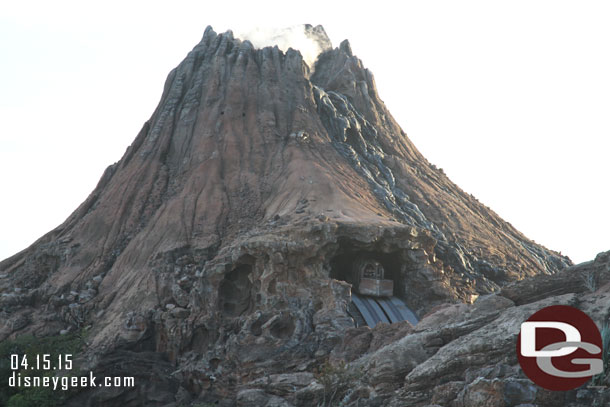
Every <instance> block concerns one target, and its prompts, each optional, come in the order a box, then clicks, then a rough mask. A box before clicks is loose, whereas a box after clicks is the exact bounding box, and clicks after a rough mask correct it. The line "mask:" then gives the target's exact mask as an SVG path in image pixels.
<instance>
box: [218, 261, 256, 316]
mask: <svg viewBox="0 0 610 407" xmlns="http://www.w3.org/2000/svg"><path fill="white" fill-rule="evenodd" d="M250 273H252V265H250V264H239V265H238V266H237V267H235V268H234V269H233V270H231V271H230V272H229V273H227V274H226V275H225V277H224V278H223V279H222V281H221V283H220V291H219V306H220V309H221V311H222V313H223V315H225V316H228V317H238V316H240V315H242V314H243V313H245V312H246V311H247V310H248V309H249V308H250V305H251V296H252V283H251V282H250V278H249V277H250Z"/></svg>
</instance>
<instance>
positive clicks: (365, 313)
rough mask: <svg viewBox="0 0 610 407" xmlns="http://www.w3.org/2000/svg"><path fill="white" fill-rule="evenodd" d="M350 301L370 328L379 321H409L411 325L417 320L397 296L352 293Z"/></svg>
mask: <svg viewBox="0 0 610 407" xmlns="http://www.w3.org/2000/svg"><path fill="white" fill-rule="evenodd" d="M352 302H353V303H354V305H355V306H356V308H357V310H358V311H359V312H360V314H362V317H363V318H364V321H365V322H366V324H367V325H368V326H370V327H371V328H373V327H375V325H377V324H378V323H379V322H386V323H394V322H399V321H409V322H410V323H411V324H413V325H416V324H417V322H419V321H418V320H417V316H416V315H415V313H414V312H413V311H411V310H410V309H409V307H407V305H406V304H405V303H404V301H403V300H401V299H400V298H398V297H386V298H377V297H366V296H362V295H358V294H356V293H352Z"/></svg>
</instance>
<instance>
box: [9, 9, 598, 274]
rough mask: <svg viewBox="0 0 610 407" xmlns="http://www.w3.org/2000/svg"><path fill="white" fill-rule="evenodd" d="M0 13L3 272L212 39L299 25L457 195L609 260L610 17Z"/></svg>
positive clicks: (429, 12)
mask: <svg viewBox="0 0 610 407" xmlns="http://www.w3.org/2000/svg"><path fill="white" fill-rule="evenodd" d="M6 3H8V2H6ZM6 3H5V4H4V5H3V6H2V7H1V8H0V191H2V195H1V197H2V199H0V259H4V258H6V257H8V256H10V255H12V254H14V253H16V252H18V251H20V250H22V249H24V248H26V247H27V246H28V245H30V244H31V243H33V242H34V241H35V240H36V239H37V238H38V237H40V236H42V235H43V234H44V233H46V232H48V231H50V230H52V229H53V228H54V227H56V226H58V225H59V224H61V223H62V222H63V221H64V220H65V219H66V218H67V217H68V215H69V214H70V213H71V212H72V211H73V210H74V209H76V207H77V206H78V205H79V204H80V203H81V202H82V201H84V200H85V198H86V197H87V196H88V194H89V193H90V192H91V191H92V190H93V188H94V187H95V185H96V184H97V181H98V180H99V178H100V176H101V175H102V173H103V171H104V169H105V168H106V167H107V166H108V165H110V164H112V163H114V162H116V161H118V160H119V159H120V158H121V156H122V155H123V153H124V152H125V149H126V148H127V146H128V145H129V144H130V143H131V142H132V141H133V139H134V138H135V136H136V135H137V133H138V131H139V130H140V128H141V127H142V125H143V124H144V122H145V121H146V120H147V119H148V118H149V117H150V115H151V114H152V112H153V110H154V108H155V107H156V105H157V103H158V101H159V99H160V97H161V92H162V89H163V84H164V81H165V78H166V76H167V74H168V73H169V71H170V70H171V69H172V68H174V67H175V66H176V65H178V64H179V63H180V61H182V59H183V58H184V57H185V56H186V54H187V53H188V51H190V50H191V49H192V48H193V47H194V46H195V45H196V44H197V43H198V42H199V41H200V39H201V36H202V34H203V31H204V29H205V27H206V26H207V25H212V26H213V27H214V29H215V30H216V31H217V32H224V31H225V30H227V29H232V30H233V31H234V32H246V31H248V30H251V29H253V28H255V27H284V26H291V25H294V24H302V23H310V24H313V25H317V24H322V25H323V26H324V28H325V30H326V32H327V33H328V34H329V37H330V38H331V40H332V42H333V45H334V46H338V45H339V43H340V42H341V41H342V40H343V39H345V38H348V39H349V40H350V43H351V45H352V50H353V52H354V54H356V55H357V56H358V57H359V58H361V59H362V60H363V62H364V65H365V66H366V67H368V68H369V69H371V70H372V72H373V73H374V75H375V79H376V82H377V88H378V91H379V94H380V96H381V98H382V99H383V100H384V102H385V103H386V105H387V106H388V108H389V109H390V111H391V112H392V114H393V115H394V117H395V119H396V120H397V121H398V123H399V124H400V125H401V127H402V128H403V130H405V132H406V133H407V134H408V136H409V138H410V139H411V140H412V141H413V142H414V144H415V145H416V146H417V147H418V149H419V150H420V151H421V152H422V153H423V154H424V156H426V158H427V159H428V160H429V161H430V162H431V163H433V164H435V165H437V166H438V167H441V168H443V169H444V171H445V173H446V174H447V175H448V176H449V177H450V178H451V179H452V180H453V181H454V182H456V183H457V184H458V185H459V186H460V187H461V188H462V189H464V190H465V191H466V192H469V193H471V194H473V195H474V196H476V197H477V198H478V199H479V200H480V201H481V202H483V203H484V204H486V205H487V206H489V207H491V208H492V209H493V210H494V211H496V212H497V213H498V214H499V215H500V216H502V217H503V218H504V219H505V220H507V221H508V222H510V223H511V224H512V225H513V226H515V227H516V228H517V229H519V230H520V231H521V232H523V233H524V234H525V235H526V236H528V237H529V238H530V239H533V240H534V241H536V242H538V243H541V244H543V245H544V246H546V247H548V248H550V249H553V250H557V251H561V252H562V253H563V254H565V255H568V256H570V258H571V259H572V260H573V261H574V262H576V263H578V262H582V261H587V260H591V259H593V258H594V257H595V255H596V254H597V253H599V252H601V251H605V250H610V238H609V237H608V236H609V232H610V216H609V214H608V202H609V201H610V187H609V185H608V175H610V141H609V140H610V120H608V118H609V112H610V74H609V72H610V53H609V52H608V51H609V50H610V24H608V21H609V20H610V3H608V2H605V1H587V2H582V1H581V2H577V1H561V0H555V1H531V0H528V1H521V0H513V1H510V2H509V1H504V2H500V1H494V2H490V1H488V0H486V1H469V0H463V1H459V2H456V1H434V0H431V1H403V2H396V1H381V0H378V1H374V2H372V1H369V2H357V1H349V2H346V1H334V2H330V1H308V2H302V3H295V5H291V6H288V3H287V2H285V1H281V2H280V1H277V2H274V1H268V2H264V1H258V2H252V1H250V2H240V1H231V2H218V1H217V2H203V1H180V0H177V1H172V2H171V3H170V2H160V1H129V2H124V1H121V2H119V1H113V0H110V1H105V2H96V3H95V5H92V4H93V3H92V2H80V1H61V0H56V1H53V2H45V1H27V0H25V1H19V2H11V3H9V4H6ZM291 4H292V3H291ZM296 4H298V5H296Z"/></svg>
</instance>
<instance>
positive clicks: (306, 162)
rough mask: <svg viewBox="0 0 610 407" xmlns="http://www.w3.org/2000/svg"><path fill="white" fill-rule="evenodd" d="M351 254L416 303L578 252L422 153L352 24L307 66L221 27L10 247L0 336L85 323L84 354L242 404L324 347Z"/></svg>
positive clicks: (461, 294) (164, 385) (496, 285)
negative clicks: (40, 224) (509, 214)
mask: <svg viewBox="0 0 610 407" xmlns="http://www.w3.org/2000/svg"><path fill="white" fill-rule="evenodd" d="M306 30H310V31H311V30H314V31H315V33H316V35H317V36H319V35H321V34H323V33H324V31H323V29H322V28H321V27H315V28H312V27H309V28H306ZM328 43H329V44H330V41H328ZM357 253H364V254H366V255H369V256H372V257H375V258H377V259H378V260H379V261H380V262H382V263H383V264H384V267H385V268H386V269H387V271H388V273H389V275H390V276H391V278H392V279H394V281H395V285H396V287H397V293H398V294H399V295H400V296H401V297H403V298H404V299H405V301H406V302H407V303H408V304H409V306H411V308H413V309H414V310H416V312H417V313H418V314H420V315H424V314H426V313H427V312H428V311H429V310H431V309H433V307H435V306H437V305H439V304H442V303H445V302H472V301H473V300H474V299H476V297H477V296H478V295H483V294H489V293H492V292H497V291H498V290H500V289H501V287H502V286H504V285H505V284H506V283H509V282H511V281H515V280H520V279H523V278H525V277H527V276H533V275H537V274H540V273H542V274H552V273H555V272H556V271H558V270H560V269H562V268H564V267H565V266H567V265H569V260H568V259H567V258H565V257H562V256H560V255H558V254H557V253H554V252H552V251H549V250H547V249H545V248H544V247H542V246H540V245H537V244H535V243H534V242H532V241H530V240H528V239H527V238H525V237H524V236H523V235H522V234H520V233H519V232H518V231H516V230H515V229H514V228H513V227H512V226H511V225H510V224H508V223H506V222H504V221H503V220H502V219H500V218H499V217H498V216H497V215H496V214H495V213H493V212H492V211H491V210H490V209H489V208H487V207H485V206H484V205H482V204H480V203H479V202H478V201H477V200H476V199H475V198H473V197H472V196H470V195H468V194H466V193H464V192H463V191H462V190H460V189H459V188H458V187H457V186H456V185H455V184H453V183H452V182H451V181H450V180H449V179H448V178H447V177H446V176H445V175H444V173H443V172H442V171H441V170H439V169H437V168H436V167H434V166H433V165H431V164H430V163H428V162H427V161H426V160H425V158H423V156H422V155H421V154H420V153H419V152H418V151H417V149H416V148H415V147H414V146H413V145H412V143H411V142H410V141H409V139H408V138H407V136H406V134H405V133H404V132H403V131H402V130H401V129H400V127H399V126H398V124H397V123H396V122H395V121H394V119H393V118H392V116H391V114H390V113H389V111H388V110H387V109H386V107H385V106H384V104H383V102H382V101H381V99H380V98H379V96H378V94H377V90H376V86H375V82H374V78H373V75H372V74H371V72H370V71H368V70H367V69H365V68H364V67H363V64H362V62H361V61H360V60H359V59H358V58H357V57H355V56H354V55H353V54H352V51H351V48H350V46H349V43H348V42H347V41H344V42H343V43H342V44H341V46H340V47H339V48H335V49H330V50H328V51H326V52H324V53H323V54H321V55H320V56H319V58H318V61H317V62H316V64H315V67H309V66H307V64H305V63H304V62H303V60H302V57H301V55H300V53H299V52H298V51H295V50H292V49H289V50H288V51H286V52H282V51H280V50H279V49H278V48H277V47H266V48H263V49H256V48H254V47H253V46H252V44H251V43H250V42H249V41H241V40H240V39H236V38H234V37H233V34H232V33H231V32H230V31H228V32H226V33H224V34H217V33H215V32H214V31H213V30H212V28H211V27H208V28H207V29H206V30H205V33H204V36H203V39H202V40H201V42H200V43H199V44H198V45H197V46H195V48H194V49H193V50H192V51H191V52H190V53H189V54H188V55H187V57H186V59H185V60H184V61H183V62H182V63H181V64H180V65H179V66H178V67H177V68H175V69H174V70H173V71H172V72H171V73H170V74H169V76H168V79H167V81H166V84H165V88H164V91H163V95H162V97H161V101H160V103H159V105H158V107H157V109H156V110H155V112H154V113H153V115H152V117H151V118H150V120H148V121H147V122H146V123H145V124H144V126H143V128H142V130H141V131H140V133H139V134H138V136H137V137H136V139H135V140H134V142H133V143H132V145H131V146H130V147H129V148H128V149H127V151H126V152H125V154H124V156H123V158H122V159H121V160H120V161H119V162H117V163H115V164H114V165H112V166H110V167H109V168H108V169H107V170H106V171H105V173H104V174H103V176H102V178H101V179H100V181H99V183H98V185H97V187H96V188H95V190H94V191H93V192H92V193H91V195H90V196H89V197H88V198H87V200H86V201H85V202H84V203H83V204H82V205H81V206H80V207H79V208H78V209H77V210H76V211H75V212H74V213H73V214H72V215H71V216H70V217H69V218H68V219H67V220H66V221H65V222H64V223H63V224H62V225H60V226H59V227H57V228H56V229H54V230H53V231H51V232H49V233H48V234H47V235H45V236H43V237H42V238H41V239H39V240H38V241H37V242H35V243H34V244H33V245H32V246H31V247H29V248H27V249H26V250H24V251H23V252H21V253H18V254H16V255H15V256H13V257H11V258H9V259H6V260H5V261H3V262H2V263H0V273H2V276H3V278H2V279H0V289H1V290H2V293H3V294H2V298H1V301H2V302H1V303H0V306H1V309H2V311H1V312H2V314H3V316H4V317H5V319H6V321H7V322H6V323H5V324H4V325H3V326H2V327H1V328H0V338H8V337H14V336H16V335H21V334H24V333H27V332H31V333H34V334H36V335H49V334H54V333H57V332H59V331H60V330H65V329H75V328H78V327H83V326H90V327H91V328H90V338H91V339H90V342H91V343H90V347H89V349H88V352H87V355H88V359H86V362H85V361H83V363H85V364H86V363H89V365H88V366H103V365H104V364H103V361H104V360H112V358H116V357H117V352H123V353H121V355H123V356H121V357H129V356H125V355H132V357H133V360H134V363H136V364H137V363H138V361H139V360H142V352H149V353H151V354H154V355H157V356H156V357H158V356H159V355H165V356H166V357H167V360H166V361H165V362H162V361H159V362H158V363H159V365H161V364H162V363H167V364H171V365H174V367H175V369H174V374H173V375H171V376H167V377H163V378H162V379H159V381H160V383H161V385H159V386H158V387H157V389H156V393H155V397H153V398H154V399H155V400H157V401H155V403H157V405H163V403H165V401H167V402H169V401H170V400H173V397H175V394H176V389H177V388H178V387H179V388H181V389H182V390H181V394H188V395H190V396H189V397H201V398H203V399H206V400H221V401H223V402H225V401H226V402H227V403H229V401H230V400H233V401H235V400H236V397H237V396H236V394H237V391H238V389H240V388H241V387H243V384H244V383H248V382H251V381H253V380H257V378H260V376H261V375H268V374H280V373H284V372H286V371H296V372H300V373H299V374H301V375H305V376H307V375H309V376H311V374H312V373H311V372H312V371H313V369H314V368H315V366H317V365H318V364H319V363H321V361H323V360H325V359H326V358H328V356H329V354H330V353H331V352H332V350H333V349H334V348H335V347H336V346H338V344H339V343H340V341H341V338H342V336H343V335H344V332H345V330H346V329H348V328H350V327H351V326H353V321H352V319H351V318H350V316H349V315H348V313H347V307H348V304H349V301H350V290H351V287H350V285H349V284H348V283H346V282H345V281H342V280H345V269H346V268H347V267H348V263H349V261H350V259H351V258H352V257H353V255H354V254H357ZM100 361H101V362H100ZM96 363H97V365H96ZM309 376H307V377H309ZM212 377H213V378H214V379H213V380H212V379H211V378H212ZM240 386H241V387H240ZM138 394H140V396H138V397H141V398H140V400H144V401H142V402H146V403H149V404H147V405H153V404H154V403H153V402H152V401H151V400H152V399H153V398H151V397H152V396H151V397H149V396H147V394H145V392H142V391H141V392H140V393H138ZM257 394H258V393H257ZM146 397H149V399H147V398H146ZM119 399H120V398H119ZM119 399H117V400H119ZM159 400H161V401H159ZM163 400H165V401H163ZM117 403H119V401H117ZM150 403H152V404H150ZM117 405H118V404H117ZM229 405H230V404H229Z"/></svg>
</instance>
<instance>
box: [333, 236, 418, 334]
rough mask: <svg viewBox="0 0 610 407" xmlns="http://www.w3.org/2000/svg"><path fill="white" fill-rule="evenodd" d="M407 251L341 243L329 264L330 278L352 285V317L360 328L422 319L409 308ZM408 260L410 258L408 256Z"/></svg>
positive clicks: (414, 321) (349, 311)
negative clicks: (406, 297)
mask: <svg viewBox="0 0 610 407" xmlns="http://www.w3.org/2000/svg"><path fill="white" fill-rule="evenodd" d="M403 253H404V249H397V250H395V251H389V252H386V251H382V250H375V248H374V247H373V248H371V247H370V245H363V244H360V243H359V242H355V241H352V240H350V239H340V240H339V249H338V250H337V252H336V253H335V256H333V257H332V258H331V260H330V262H329V266H330V277H331V278H334V279H337V280H343V281H346V282H348V283H350V284H351V285H352V302H351V303H350V305H349V308H348V313H349V314H350V316H352V318H353V319H354V324H355V325H356V326H363V325H368V326H370V327H374V326H375V325H377V324H378V323H380V322H385V323H394V322H399V321H405V320H407V321H409V322H411V323H412V324H413V325H415V324H417V322H418V319H417V316H416V315H415V313H413V312H412V311H411V310H410V309H409V308H408V307H407V305H406V304H405V302H404V300H403V298H405V296H406V295H408V293H405V292H404V281H403V280H404V274H403V265H404V263H405V260H403V258H404V257H403ZM405 257H406V256H405Z"/></svg>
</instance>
